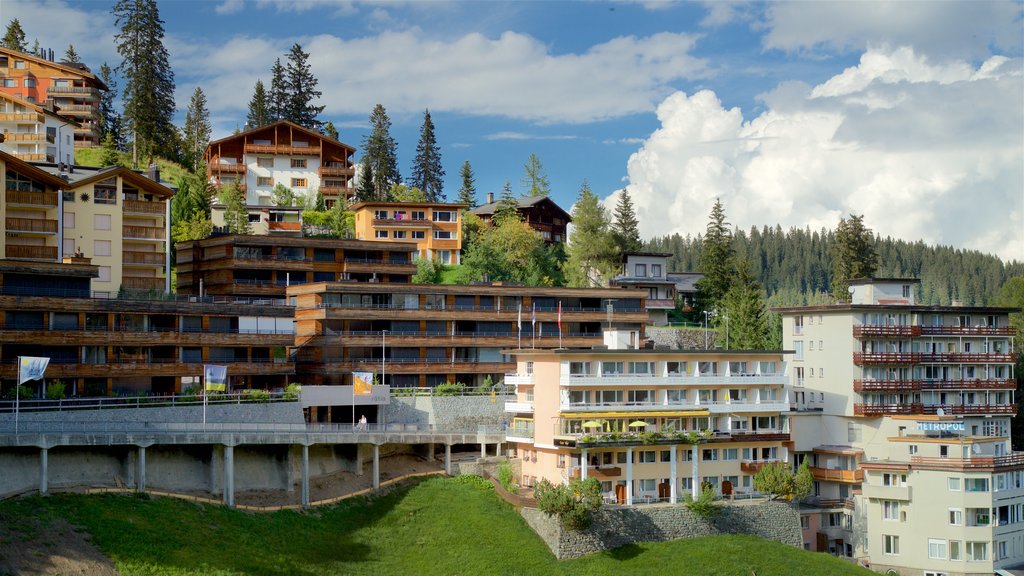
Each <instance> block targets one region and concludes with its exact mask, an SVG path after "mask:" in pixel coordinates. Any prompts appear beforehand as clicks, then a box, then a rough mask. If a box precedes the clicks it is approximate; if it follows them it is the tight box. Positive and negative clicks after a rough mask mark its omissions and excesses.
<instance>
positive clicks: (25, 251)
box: [5, 244, 57, 261]
mask: <svg viewBox="0 0 1024 576" xmlns="http://www.w3.org/2000/svg"><path fill="white" fill-rule="evenodd" d="M5 251H6V253H7V254H6V257H7V258H18V259H21V260H48V261H55V260H57V247H56V246H19V245H17V244H8V245H7V246H6V247H5Z"/></svg>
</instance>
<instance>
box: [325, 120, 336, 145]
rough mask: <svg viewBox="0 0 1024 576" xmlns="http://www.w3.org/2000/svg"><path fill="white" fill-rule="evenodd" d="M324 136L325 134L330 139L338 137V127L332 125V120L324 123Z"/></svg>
mask: <svg viewBox="0 0 1024 576" xmlns="http://www.w3.org/2000/svg"><path fill="white" fill-rule="evenodd" d="M324 136H327V137H328V138H330V139H331V140H337V139H338V129H337V128H335V127H334V122H330V121H328V122H327V123H326V124H324Z"/></svg>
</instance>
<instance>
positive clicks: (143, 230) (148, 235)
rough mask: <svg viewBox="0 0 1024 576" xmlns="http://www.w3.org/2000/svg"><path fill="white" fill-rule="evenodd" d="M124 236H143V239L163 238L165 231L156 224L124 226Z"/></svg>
mask: <svg viewBox="0 0 1024 576" xmlns="http://www.w3.org/2000/svg"><path fill="white" fill-rule="evenodd" d="M123 237H124V238H141V239H143V240H163V239H164V238H165V231H164V229H163V228H157V227H155V226H129V225H127V224H125V225H124V226H123Z"/></svg>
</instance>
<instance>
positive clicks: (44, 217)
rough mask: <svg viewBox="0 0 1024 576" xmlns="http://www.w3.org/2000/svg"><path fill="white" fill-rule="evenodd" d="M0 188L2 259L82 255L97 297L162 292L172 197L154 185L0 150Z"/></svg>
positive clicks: (125, 174)
mask: <svg viewBox="0 0 1024 576" xmlns="http://www.w3.org/2000/svg"><path fill="white" fill-rule="evenodd" d="M62 168H63V170H62ZM155 177H156V178H158V176H155ZM0 185H2V186H0V187H2V188H3V190H4V199H3V202H2V203H0V217H3V219H4V222H5V230H6V234H5V235H4V238H3V239H2V240H0V248H2V249H3V257H4V258H9V259H11V258H16V259H28V260H38V261H45V262H59V261H60V259H61V258H62V257H63V256H75V255H82V256H85V257H88V258H91V259H92V262H93V264H95V265H96V266H98V271H99V275H98V276H97V277H96V278H95V279H93V281H92V283H93V290H95V291H96V292H98V293H100V295H102V294H103V293H105V294H107V295H116V294H117V293H118V292H119V291H121V290H126V291H155V292H169V291H170V284H169V283H170V258H169V249H170V245H169V243H168V242H169V238H170V212H169V210H170V202H169V200H170V198H171V196H173V194H174V191H173V190H171V189H170V188H168V187H166V186H164V185H163V184H161V183H160V182H159V181H158V180H154V179H152V178H148V177H146V176H143V175H142V174H139V173H137V172H135V171H133V170H129V169H128V168H124V167H121V166H112V167H109V168H85V167H79V166H63V167H61V166H58V165H54V164H30V163H28V162H25V161H22V160H20V159H18V158H16V157H15V156H12V155H10V154H7V153H6V152H3V151H0Z"/></svg>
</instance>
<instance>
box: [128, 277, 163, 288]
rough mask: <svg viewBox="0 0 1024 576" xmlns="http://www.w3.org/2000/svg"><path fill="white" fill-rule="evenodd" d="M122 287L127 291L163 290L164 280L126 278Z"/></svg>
mask: <svg viewBox="0 0 1024 576" xmlns="http://www.w3.org/2000/svg"><path fill="white" fill-rule="evenodd" d="M121 287H122V288H124V289H126V290H163V288H164V279H163V278H136V277H133V276H125V277H124V278H122V279H121Z"/></svg>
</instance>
